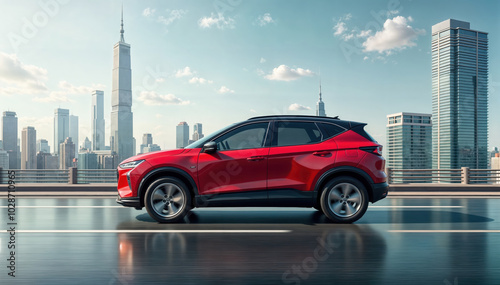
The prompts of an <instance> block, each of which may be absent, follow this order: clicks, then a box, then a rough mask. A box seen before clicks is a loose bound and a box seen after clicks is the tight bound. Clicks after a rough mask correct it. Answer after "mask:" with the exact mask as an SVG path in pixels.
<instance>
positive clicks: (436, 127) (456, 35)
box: [431, 19, 488, 169]
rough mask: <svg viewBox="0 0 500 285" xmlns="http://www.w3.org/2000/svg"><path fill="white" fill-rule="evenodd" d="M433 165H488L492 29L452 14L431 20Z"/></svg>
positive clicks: (445, 167) (437, 166)
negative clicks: (485, 29) (482, 28)
mask: <svg viewBox="0 0 500 285" xmlns="http://www.w3.org/2000/svg"><path fill="white" fill-rule="evenodd" d="M431 47H432V121H433V124H432V140H433V141H432V148H433V151H432V152H433V154H432V157H433V163H432V168H433V169H458V168H461V167H469V168H471V169H485V168H487V165H488V149H487V147H488V34H487V33H485V32H480V31H476V30H471V29H470V23H468V22H463V21H457V20H453V19H448V20H445V21H443V22H440V23H438V24H436V25H433V26H432V46H431Z"/></svg>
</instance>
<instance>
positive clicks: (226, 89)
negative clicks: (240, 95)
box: [217, 86, 234, 94]
mask: <svg viewBox="0 0 500 285" xmlns="http://www.w3.org/2000/svg"><path fill="white" fill-rule="evenodd" d="M217 92H218V93H220V94H225V93H234V90H231V89H229V88H227V87H226V86H222V87H221V88H220V89H219V90H217Z"/></svg>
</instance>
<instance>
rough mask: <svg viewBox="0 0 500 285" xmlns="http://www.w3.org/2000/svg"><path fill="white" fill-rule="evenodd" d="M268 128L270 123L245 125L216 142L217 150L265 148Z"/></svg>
mask: <svg viewBox="0 0 500 285" xmlns="http://www.w3.org/2000/svg"><path fill="white" fill-rule="evenodd" d="M268 126H269V123H268V122H265V123H256V124H248V125H244V126H242V127H239V128H236V129H234V130H232V131H229V132H228V133H226V134H224V135H222V136H220V137H218V138H217V139H215V140H214V141H215V142H216V143H217V149H218V150H222V151H224V150H237V149H248V148H259V147H263V146H264V141H265V139H266V133H267V128H268Z"/></svg>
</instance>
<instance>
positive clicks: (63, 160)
mask: <svg viewBox="0 0 500 285" xmlns="http://www.w3.org/2000/svg"><path fill="white" fill-rule="evenodd" d="M73 158H75V144H74V143H73V140H72V139H71V138H70V137H67V138H66V139H65V140H64V142H62V143H61V144H60V145H59V168H60V169H68V168H70V167H73Z"/></svg>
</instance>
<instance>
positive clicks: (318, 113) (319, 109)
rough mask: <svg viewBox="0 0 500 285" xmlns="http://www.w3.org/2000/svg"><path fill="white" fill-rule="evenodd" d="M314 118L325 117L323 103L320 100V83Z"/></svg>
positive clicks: (321, 99)
mask: <svg viewBox="0 0 500 285" xmlns="http://www.w3.org/2000/svg"><path fill="white" fill-rule="evenodd" d="M316 116H320V117H326V113H325V103H323V98H321V82H319V101H318V103H316Z"/></svg>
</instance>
